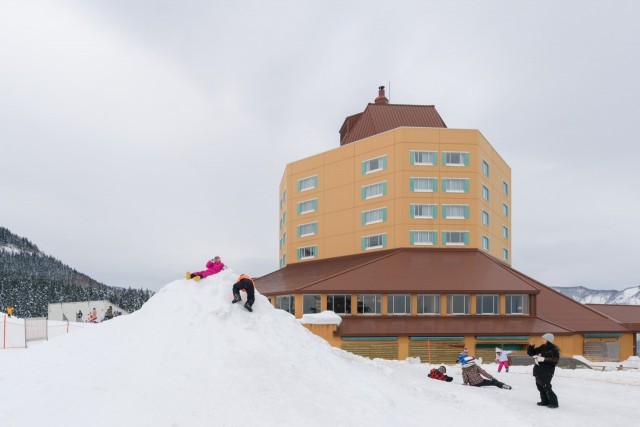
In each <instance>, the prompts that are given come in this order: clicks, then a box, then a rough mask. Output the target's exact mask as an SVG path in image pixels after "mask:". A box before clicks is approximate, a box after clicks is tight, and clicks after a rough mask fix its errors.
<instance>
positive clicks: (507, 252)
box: [502, 248, 509, 261]
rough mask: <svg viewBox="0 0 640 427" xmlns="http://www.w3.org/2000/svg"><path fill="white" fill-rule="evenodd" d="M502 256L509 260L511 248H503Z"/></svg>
mask: <svg viewBox="0 0 640 427" xmlns="http://www.w3.org/2000/svg"><path fill="white" fill-rule="evenodd" d="M502 258H503V259H504V260H505V261H509V249H505V248H502Z"/></svg>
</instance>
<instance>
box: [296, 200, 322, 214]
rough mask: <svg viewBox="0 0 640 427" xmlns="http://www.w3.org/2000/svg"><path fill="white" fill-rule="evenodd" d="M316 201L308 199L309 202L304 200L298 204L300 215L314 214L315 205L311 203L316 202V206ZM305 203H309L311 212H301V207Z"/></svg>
mask: <svg viewBox="0 0 640 427" xmlns="http://www.w3.org/2000/svg"><path fill="white" fill-rule="evenodd" d="M317 200H318V199H317V198H316V199H309V200H304V201H302V202H298V204H299V205H300V215H304V214H308V213H311V212H316V211H317V209H316V208H315V207H314V206H315V205H314V203H313V202H316V204H317ZM305 203H311V210H308V211H303V210H302V207H303V206H304V204H305Z"/></svg>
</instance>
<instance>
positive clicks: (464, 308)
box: [447, 295, 471, 315]
mask: <svg viewBox="0 0 640 427" xmlns="http://www.w3.org/2000/svg"><path fill="white" fill-rule="evenodd" d="M470 304H471V297H470V296H469V295H447V314H453V315H464V314H469V313H470V311H469V306H470Z"/></svg>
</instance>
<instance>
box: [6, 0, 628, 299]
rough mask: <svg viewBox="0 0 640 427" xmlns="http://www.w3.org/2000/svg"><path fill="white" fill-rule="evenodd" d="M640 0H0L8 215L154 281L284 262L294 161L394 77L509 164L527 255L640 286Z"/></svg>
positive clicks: (398, 92)
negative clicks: (282, 214) (287, 175)
mask: <svg viewBox="0 0 640 427" xmlns="http://www.w3.org/2000/svg"><path fill="white" fill-rule="evenodd" d="M639 20H640V2H636V1H600V2H595V1H585V0H581V1H575V2H573V1H571V2H570V1H564V2H563V1H547V2H545V1H531V2H522V1H519V2H514V1H499V2H497V1H496V2H489V1H482V2H478V1H468V2H455V1H442V2H435V1H429V2H427V1H398V0H394V1H387V2H376V1H361V2H358V1H348V2H347V1H326V0H322V1H320V0H319V1H304V2H303V1H285V2H281V1H274V0H270V1H268V2H265V1H260V2H245V1H228V2H214V1H186V0H181V1H168V0H165V1H134V0H103V1H97V0H93V1H84V2H83V1H53V0H48V1H29V0H16V1H9V0H2V1H0V226H4V227H7V228H9V229H10V230H11V231H13V232H14V233H17V234H19V235H21V236H25V237H27V238H29V239H30V240H31V241H33V242H34V243H36V244H37V245H38V246H39V247H40V248H41V249H42V250H44V251H45V252H46V253H48V254H51V255H53V256H55V257H57V258H59V259H61V260H62V261H63V262H65V263H67V264H69V265H71V266H73V267H74V268H76V269H78V270H79V271H82V272H84V273H86V274H88V275H90V276H92V277H94V278H95V279H97V280H100V281H102V282H104V283H106V284H110V285H116V286H136V287H139V286H144V287H149V288H151V289H158V288H159V287H161V286H162V285H164V284H165V283H167V282H169V281H171V280H174V279H175V278H178V277H181V276H182V275H183V274H184V271H186V270H192V271H193V270H195V269H199V268H201V267H202V266H203V263H204V261H205V260H207V259H209V258H212V257H213V256H214V255H220V256H222V257H223V259H224V261H225V262H226V263H227V264H229V265H231V266H232V267H233V268H234V269H235V270H236V271H238V272H240V271H243V272H246V273H248V274H251V275H254V276H259V275H262V274H264V273H267V272H269V271H272V270H274V269H276V268H277V266H278V200H279V198H278V185H279V182H280V178H281V176H282V172H283V170H284V167H285V165H286V163H288V162H291V161H294V160H297V159H300V158H303V157H306V156H310V155H313V154H316V153H319V152H322V151H325V150H328V149H331V148H335V147H337V146H338V145H339V139H338V129H339V127H340V125H341V124H342V121H343V120H344V118H345V116H347V115H350V114H354V113H357V112H360V111H362V110H363V109H364V107H365V105H366V103H367V102H372V101H373V99H374V97H375V96H376V94H377V87H378V86H379V85H388V82H391V101H392V102H394V103H406V104H434V105H435V106H436V108H437V109H438V111H439V112H440V114H441V115H442V117H443V119H444V121H445V122H446V123H447V125H448V126H449V127H451V128H470V129H479V130H480V131H481V132H482V133H483V134H484V135H485V137H486V138H487V139H488V140H489V141H490V142H491V144H492V145H493V146H494V147H495V148H496V149H497V150H498V152H499V153H500V154H501V155H502V157H503V158H504V159H505V160H506V161H507V162H508V163H509V165H510V166H511V168H512V173H513V176H512V179H513V182H512V190H513V193H512V196H513V209H512V212H513V217H512V218H513V223H512V237H513V248H512V259H513V266H514V267H515V268H517V269H519V270H520V271H522V272H524V273H526V274H529V275H531V276H533V277H535V278H537V279H538V280H541V281H542V282H544V283H546V284H549V285H560V286H569V285H578V284H580V285H585V286H590V287H594V288H602V289H621V288H624V287H628V286H633V285H638V284H640V267H639V260H640V250H639V249H638V248H639V247H640V220H639V219H638V218H639V217H640V212H639V211H640V190H639V188H638V187H639V185H640V167H639V165H640V162H639V160H638V159H639V158H640V140H639V139H640V138H639V135H640V131H639V129H638V122H639V119H640V102H639V101H638V99H639V98H640V78H639V76H640V31H639V30H638V22H639Z"/></svg>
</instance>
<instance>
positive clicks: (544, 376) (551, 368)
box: [527, 334, 560, 408]
mask: <svg viewBox="0 0 640 427" xmlns="http://www.w3.org/2000/svg"><path fill="white" fill-rule="evenodd" d="M553 339H554V336H553V334H544V335H543V336H542V345H541V346H540V347H536V346H535V345H534V344H533V341H531V343H530V344H529V347H528V348H527V354H528V355H529V356H533V358H534V359H535V362H536V364H535V366H534V367H533V376H534V377H536V387H537V388H538V391H539V392H540V402H538V406H546V407H547V408H557V407H558V396H556V394H555V393H554V392H553V390H552V388H551V380H552V379H553V374H554V373H555V371H556V365H557V364H558V362H559V361H560V349H559V348H558V346H556V345H555V344H554V343H553Z"/></svg>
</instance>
